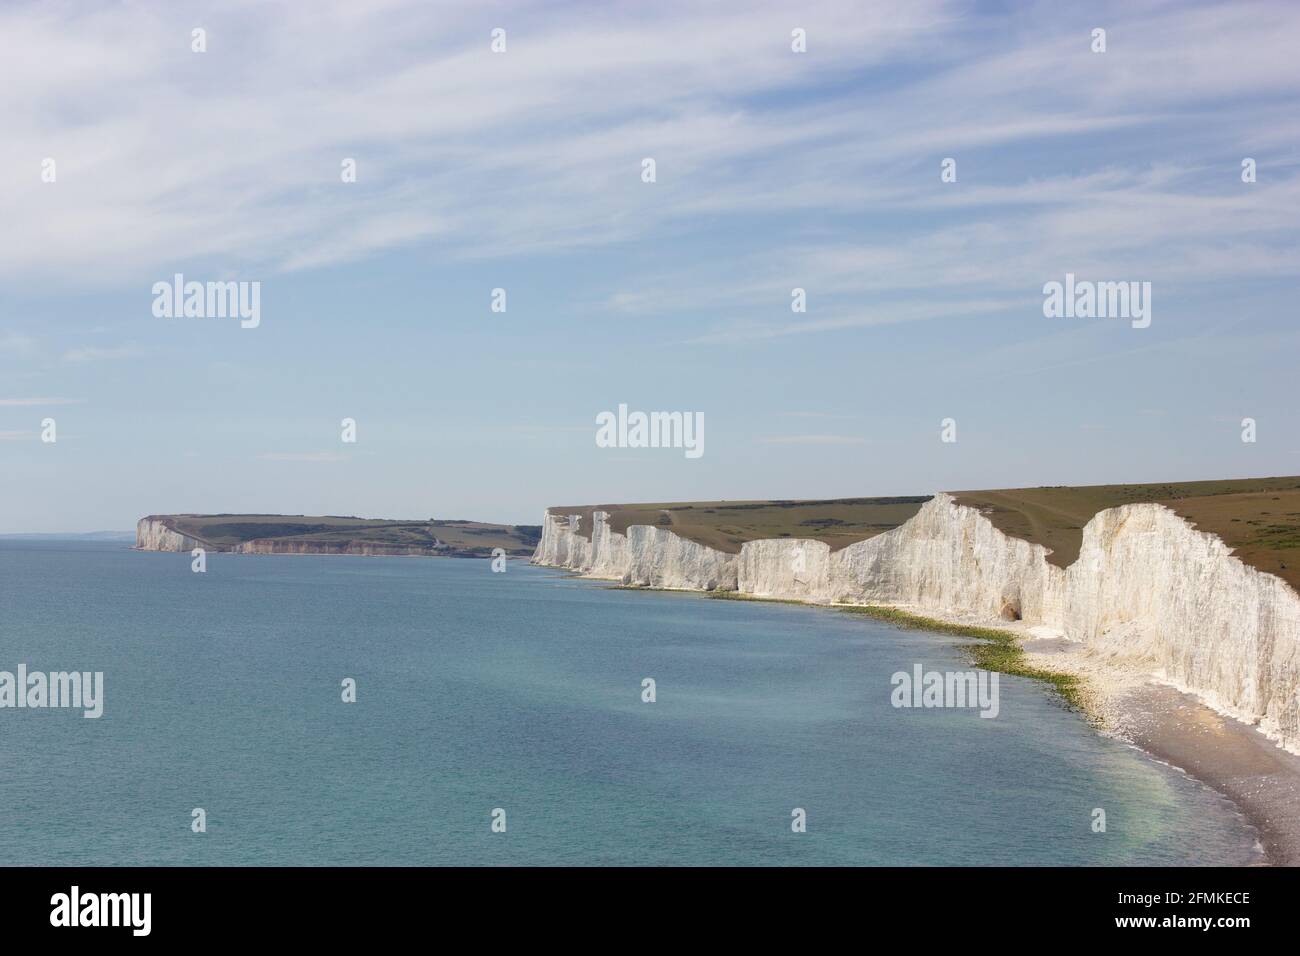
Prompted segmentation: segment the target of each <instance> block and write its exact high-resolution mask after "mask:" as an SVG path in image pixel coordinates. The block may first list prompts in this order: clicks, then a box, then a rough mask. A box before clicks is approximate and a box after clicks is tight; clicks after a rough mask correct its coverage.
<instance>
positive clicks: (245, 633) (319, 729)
mask: <svg viewBox="0 0 1300 956" xmlns="http://www.w3.org/2000/svg"><path fill="white" fill-rule="evenodd" d="M191 566H192V562H191V558H190V555H189V554H162V553H151V552H138V551H133V550H131V549H130V548H129V546H128V545H126V544H124V543H122V542H116V541H103V540H39V541H38V540H15V539H7V540H4V541H0V671H4V672H10V673H14V674H16V673H17V669H18V667H19V665H25V667H26V669H27V671H28V672H29V673H30V672H46V673H49V672H63V671H74V670H75V671H82V672H87V673H92V674H93V673H102V675H103V677H102V689H103V692H102V698H103V699H102V708H103V710H102V716H100V717H98V718H87V717H85V716H83V713H84V711H83V710H80V709H75V708H57V709H56V708H49V707H46V708H17V707H0V865H5V866H13V865H65V864H78V865H135V864H140V865H144V864H160V865H172V864H175V865H182V864H185V865H258V866H284V865H366V866H374V865H386V866H440V865H456V866H464V865H474V866H477V865H483V866H500V865H520V866H530V865H582V866H623V865H632V866H635V865H674V866H703V865H732V866H810V865H821V866H840V865H850V866H861V865H917V866H924V865H955V866H990V865H1051V864H1064V865H1109V864H1115V865H1132V866H1144V865H1157V864H1247V863H1255V862H1259V861H1260V860H1261V855H1260V851H1259V849H1258V846H1257V842H1256V836H1255V834H1254V832H1253V831H1252V830H1251V829H1250V828H1249V826H1248V825H1247V824H1246V822H1245V821H1244V819H1243V818H1242V817H1241V815H1240V814H1239V813H1237V811H1236V810H1235V808H1234V807H1233V806H1232V804H1230V803H1229V802H1228V801H1226V800H1225V799H1224V798H1222V797H1220V796H1219V795H1217V794H1216V793H1214V792H1213V791H1211V790H1209V789H1208V788H1206V787H1205V786H1203V785H1201V784H1199V783H1198V782H1196V781H1194V780H1192V779H1190V778H1188V777H1186V776H1184V775H1183V774H1182V773H1180V772H1179V771H1177V770H1175V769H1173V768H1171V767H1168V766H1165V765H1163V764H1161V763H1159V762H1157V761H1155V760H1152V759H1150V758H1148V757H1147V756H1146V755H1144V754H1143V753H1141V752H1140V751H1138V750H1136V749H1134V748H1133V747H1131V746H1128V745H1127V744H1125V743H1124V742H1123V741H1121V740H1118V739H1114V738H1111V737H1107V736H1103V735H1102V734H1099V733H1098V732H1097V731H1096V730H1094V729H1093V728H1092V727H1091V726H1090V725H1089V724H1088V723H1087V722H1086V721H1085V720H1083V719H1082V718H1081V717H1080V716H1079V715H1078V714H1077V713H1074V712H1071V711H1070V710H1068V709H1067V708H1066V707H1065V706H1063V704H1062V703H1061V702H1060V700H1059V699H1058V698H1056V697H1055V695H1054V694H1053V693H1052V691H1051V690H1050V689H1049V688H1048V687H1047V686H1046V685H1044V684H1042V683H1038V682H1035V681H1031V680H1027V679H1023V678H1016V677H1010V676H1007V675H1001V677H1000V680H999V705H998V711H997V715H996V717H992V718H985V717H981V716H980V712H979V710H978V709H975V708H970V707H932V708H925V707H920V708H918V707H907V708H904V707H896V706H894V703H895V702H896V701H895V700H894V699H893V697H894V695H893V691H894V684H893V682H892V680H893V675H895V674H897V673H900V672H912V671H913V669H914V667H915V665H917V664H921V665H923V667H924V669H925V670H927V671H929V670H938V671H944V672H947V671H963V670H969V669H970V666H971V665H970V664H969V662H968V659H967V657H966V655H965V652H964V651H963V650H962V647H961V644H962V639H960V638H954V637H951V636H947V635H941V634H932V633H928V632H925V631H917V630H903V629H899V628H896V627H894V626H891V625H889V624H885V623H881V622H878V621H874V620H871V619H868V618H863V617H861V616H856V615H852V614H847V613H844V612H842V611H837V610H834V609H828V608H811V607H802V606H795V605H786V604H776V603H759V602H750V601H726V600H716V599H711V598H709V597H707V596H704V595H699V594H687V593H674V592H652V591H633V590H623V589H618V588H614V587H611V586H610V585H609V584H607V583H604V582H598V581H590V580H585V579H580V578H577V577H573V576H570V575H567V574H565V573H562V572H558V571H555V570H551V569H543V568H536V567H532V566H530V565H529V564H528V563H527V562H526V560H524V559H515V560H510V561H509V562H508V563H507V565H506V569H505V571H504V572H494V571H493V570H492V564H491V562H490V561H488V560H482V561H479V560H464V559H452V558H407V557H347V556H315V555H231V554H215V553H209V554H208V555H207V566H206V570H205V571H204V572H202V573H196V572H194V571H193V570H192V569H191ZM0 679H2V678H0ZM651 690H652V691H653V693H650V691H651ZM651 697H652V698H653V699H650V698H651ZM1099 824H1100V826H1099Z"/></svg>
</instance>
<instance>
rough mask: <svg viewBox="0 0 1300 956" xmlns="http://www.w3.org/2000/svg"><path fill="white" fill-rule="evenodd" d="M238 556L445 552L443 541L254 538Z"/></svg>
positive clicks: (240, 546)
mask: <svg viewBox="0 0 1300 956" xmlns="http://www.w3.org/2000/svg"><path fill="white" fill-rule="evenodd" d="M230 550H231V551H232V552H234V553H235V554H354V555H362V556H366V557H371V556H375V555H388V556H397V557H403V556H406V555H411V556H420V557H427V556H429V555H436V554H439V553H441V552H442V551H443V550H444V549H443V548H442V547H441V542H439V543H438V544H436V545H434V546H424V545H410V546H403V545H389V544H369V543H367V542H365V541H295V540H293V539H292V538H254V539H253V540H251V541H242V542H240V543H239V544H236V545H234V546H233V547H231V549H230Z"/></svg>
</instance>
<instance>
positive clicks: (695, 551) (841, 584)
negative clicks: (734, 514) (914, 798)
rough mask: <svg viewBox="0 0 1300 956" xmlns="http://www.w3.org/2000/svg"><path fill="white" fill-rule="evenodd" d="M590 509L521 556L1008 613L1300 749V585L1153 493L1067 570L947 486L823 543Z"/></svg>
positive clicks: (755, 589)
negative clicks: (673, 526) (873, 526)
mask: <svg viewBox="0 0 1300 956" xmlns="http://www.w3.org/2000/svg"><path fill="white" fill-rule="evenodd" d="M594 517H595V527H593V528H590V529H582V530H584V531H586V532H589V533H590V538H589V539H588V538H584V537H582V536H581V535H580V534H578V533H576V532H575V530H574V529H573V527H572V526H571V523H570V520H569V518H568V517H567V516H560V515H551V514H548V515H546V518H545V520H544V522H543V527H542V540H541V542H540V543H539V544H538V546H537V550H536V552H535V554H534V556H533V563H535V564H542V565H548V566H551V567H561V568H569V569H571V570H574V571H578V572H580V573H583V574H587V575H589V576H592V577H600V578H612V579H614V580H619V581H622V582H623V583H625V584H632V585H643V586H650V587H663V588H682V589H688V590H714V589H719V590H736V591H740V592H742V593H745V594H752V595H755V596H757V597H768V598H783V599H792V600H802V601H812V602H817V603H853V604H867V603H879V604H898V605H907V606H910V607H914V608H916V609H918V610H920V611H922V612H930V613H932V614H935V615H937V616H945V617H962V618H967V619H975V620H995V619H1001V620H1013V619H1017V618H1019V619H1023V620H1024V621H1025V622H1026V623H1028V624H1033V625H1044V626H1047V627H1051V628H1054V629H1056V630H1058V631H1060V632H1062V633H1063V634H1064V635H1065V636H1066V637H1068V638H1070V639H1071V640H1075V641H1081V642H1083V643H1084V644H1085V645H1087V646H1088V647H1089V648H1093V649H1095V650H1096V651H1097V652H1099V653H1102V654H1105V655H1108V656H1117V657H1125V658H1129V659H1132V660H1133V661H1134V662H1136V663H1139V664H1141V665H1142V666H1145V667H1147V668H1148V669H1150V670H1151V671H1152V672H1153V673H1155V674H1158V675H1161V676H1163V677H1165V678H1167V679H1168V680H1170V681H1173V682H1175V683H1178V684H1180V685H1181V686H1183V687H1185V688H1186V689H1188V690H1191V691H1193V692H1195V693H1198V694H1200V695H1201V696H1202V697H1204V698H1205V699H1206V700H1207V701H1208V702H1209V703H1211V704H1212V705H1214V706H1216V707H1218V708H1220V709H1221V710H1224V711H1226V712H1228V713H1231V714H1234V715H1236V716H1237V717H1239V718H1241V719H1243V720H1246V721H1248V722H1251V723H1258V724H1259V725H1260V727H1261V728H1262V729H1263V730H1264V731H1265V732H1267V733H1268V734H1269V735H1270V736H1272V737H1274V738H1275V739H1277V740H1279V741H1280V742H1282V743H1283V744H1284V745H1285V746H1286V747H1287V748H1288V749H1291V750H1295V751H1296V752H1300V595H1298V594H1297V593H1296V592H1295V591H1294V590H1293V589H1292V588H1291V587H1290V586H1289V585H1287V584H1286V582H1284V581H1282V580H1281V579H1280V578H1277V577H1275V576H1273V575H1271V574H1266V573H1264V572H1262V571H1259V570H1256V569H1255V568H1252V567H1250V566H1249V565H1246V564H1244V563H1243V562H1242V561H1240V560H1238V559H1237V558H1234V557H1233V556H1232V554H1231V552H1230V549H1229V548H1228V547H1227V546H1226V545H1225V544H1224V543H1223V542H1222V541H1221V540H1220V539H1219V538H1218V537H1217V536H1215V535H1211V534H1206V533H1204V532H1200V531H1197V530H1196V529H1195V528H1194V527H1193V526H1192V525H1191V524H1189V523H1188V522H1186V521H1185V520H1183V519H1182V518H1180V517H1179V516H1178V515H1176V514H1175V513H1174V512H1173V511H1170V510H1169V509H1168V508H1165V507H1164V506H1162V505H1158V504H1135V505H1125V506H1123V507H1120V508H1113V509H1109V510H1107V511H1102V512H1099V513H1098V514H1097V515H1095V516H1094V517H1093V519H1092V520H1091V521H1090V522H1089V523H1088V524H1087V525H1086V526H1085V527H1084V529H1083V544H1082V548H1081V550H1080V554H1079V558H1078V560H1077V561H1075V563H1074V564H1072V565H1071V566H1070V567H1069V568H1066V569H1062V568H1058V567H1056V566H1055V565H1052V564H1049V563H1048V561H1047V554H1048V551H1047V549H1046V548H1044V547H1042V546H1041V545H1036V544H1031V543H1029V542H1027V541H1023V540H1020V539H1018V538H1012V537H1010V536H1008V535H1005V534H1003V533H1002V532H1001V531H999V530H998V529H997V528H996V527H994V526H993V524H992V523H991V522H990V521H989V520H988V519H987V518H985V517H984V516H983V515H982V514H980V513H979V511H977V510H976V509H974V508H969V507H966V506H964V505H959V504H957V503H956V502H955V501H954V500H953V498H952V497H950V496H949V495H943V494H940V495H936V496H935V497H934V498H933V499H931V500H930V501H929V502H927V503H926V504H925V505H923V506H922V507H921V509H920V511H919V512H918V513H917V514H916V515H914V516H913V517H912V518H911V519H910V520H908V521H907V522H906V523H904V524H902V525H900V526H899V527H897V528H895V529H894V530H892V531H889V532H887V533H885V534H882V535H878V536H876V537H874V538H870V539H868V540H866V541H860V542H858V543H856V544H852V545H849V546H848V547H846V548H844V549H842V550H840V551H837V552H834V553H831V551H830V548H829V547H828V546H827V545H826V544H823V543H821V542H818V541H812V540H803V539H797V538H781V539H771V540H763V541H749V542H746V543H745V544H744V545H742V547H741V550H740V554H739V555H729V554H724V553H723V552H720V551H717V550H714V549H712V548H708V547H705V546H703V545H700V544H696V543H694V542H691V541H687V540H685V539H683V538H681V537H679V536H678V535H675V534H673V533H672V532H671V531H669V530H666V529H664V528H657V527H649V526H643V525H633V526H632V527H630V528H628V531H627V534H626V535H623V534H618V533H616V532H614V531H612V530H611V529H610V528H609V527H608V516H607V515H606V514H605V513H604V512H596V513H595V516H594Z"/></svg>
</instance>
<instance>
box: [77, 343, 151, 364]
mask: <svg viewBox="0 0 1300 956" xmlns="http://www.w3.org/2000/svg"><path fill="white" fill-rule="evenodd" d="M144 354H145V350H144V349H142V348H137V347H136V346H134V345H117V346H112V347H100V346H94V345H88V346H85V347H83V348H77V349H69V350H68V351H67V352H64V353H63V361H65V362H111V361H115V360H117V359H128V358H138V357H140V356H141V355H144Z"/></svg>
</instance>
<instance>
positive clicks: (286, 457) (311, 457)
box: [257, 451, 348, 462]
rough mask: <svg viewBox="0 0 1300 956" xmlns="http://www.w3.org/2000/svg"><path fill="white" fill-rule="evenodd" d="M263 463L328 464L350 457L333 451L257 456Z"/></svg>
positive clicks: (273, 453) (269, 453)
mask: <svg viewBox="0 0 1300 956" xmlns="http://www.w3.org/2000/svg"><path fill="white" fill-rule="evenodd" d="M257 457H258V458H259V459H261V460H262V461H308V462H327V461H347V460H348V456H347V455H343V454H339V453H338V452H332V451H309V452H267V453H266V454H263V455H258V456H257Z"/></svg>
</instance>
